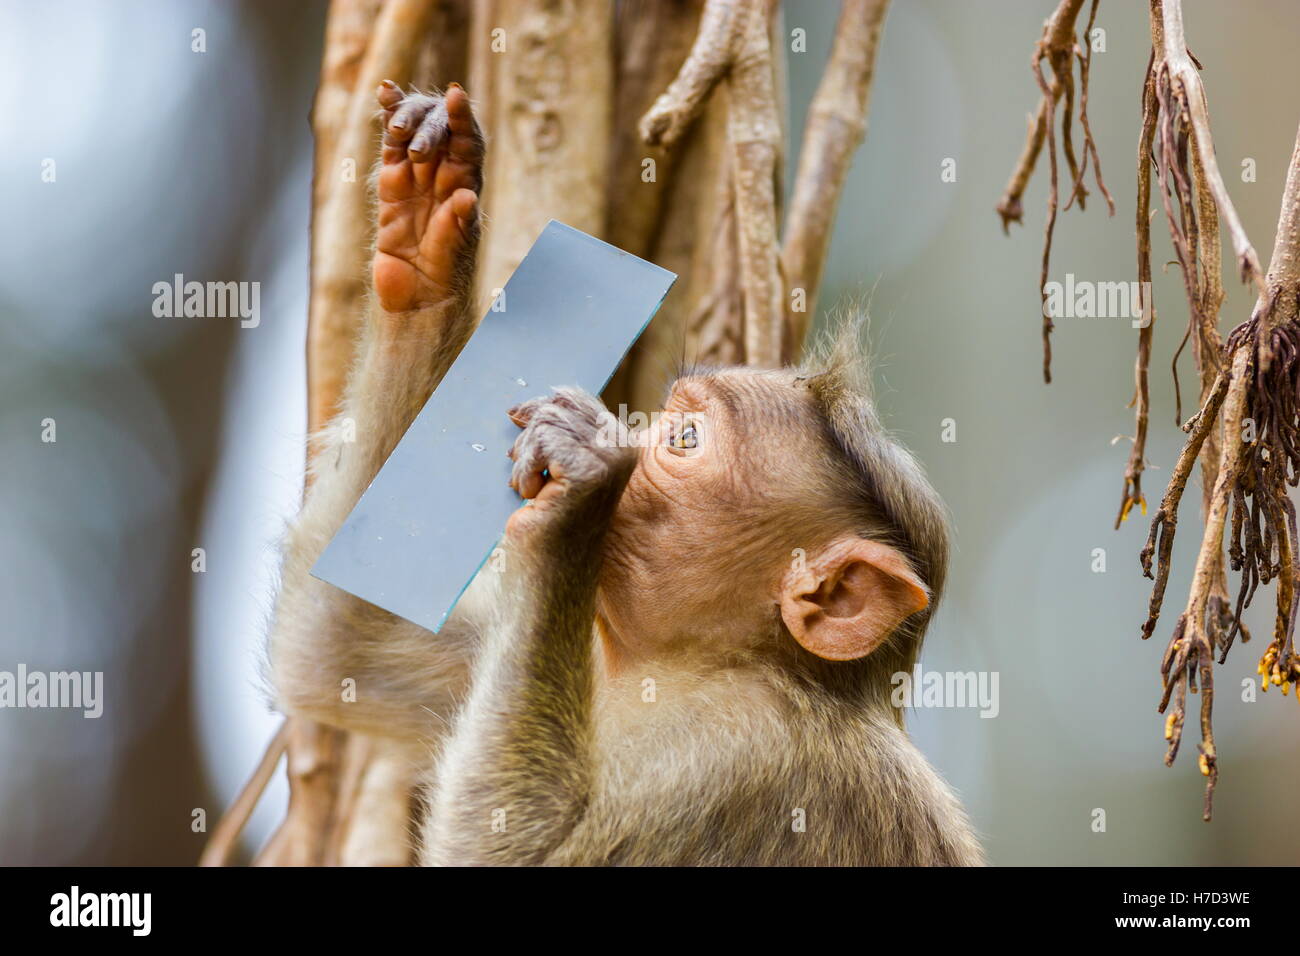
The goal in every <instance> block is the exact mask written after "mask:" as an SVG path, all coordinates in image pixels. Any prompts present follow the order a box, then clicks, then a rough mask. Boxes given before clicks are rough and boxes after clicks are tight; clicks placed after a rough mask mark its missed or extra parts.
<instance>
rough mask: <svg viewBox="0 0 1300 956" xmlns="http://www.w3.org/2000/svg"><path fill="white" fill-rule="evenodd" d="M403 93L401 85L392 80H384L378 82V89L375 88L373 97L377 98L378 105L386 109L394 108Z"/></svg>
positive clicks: (402, 96) (399, 101)
mask: <svg viewBox="0 0 1300 956" xmlns="http://www.w3.org/2000/svg"><path fill="white" fill-rule="evenodd" d="M405 95H406V94H404V93H403V92H402V89H401V87H399V86H398V85H397V84H396V83H394V82H393V81H392V80H384V81H383V82H382V83H380V84H379V89H377V90H375V99H377V100H379V105H380V106H382V107H383V108H384V109H386V110H394V109H396V108H397V105H398V104H399V103H401V102H402V100H403V99H404V98H405Z"/></svg>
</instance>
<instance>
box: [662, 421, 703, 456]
mask: <svg viewBox="0 0 1300 956" xmlns="http://www.w3.org/2000/svg"><path fill="white" fill-rule="evenodd" d="M665 444H667V446H668V447H669V448H670V449H671V450H672V452H673V453H674V454H677V455H689V454H690V453H691V452H693V451H695V450H696V449H698V448H699V447H700V429H699V426H698V425H697V424H696V423H695V422H694V421H692V420H691V419H686V420H685V421H683V422H681V423H680V424H679V425H678V427H676V428H674V429H673V430H672V431H671V432H669V433H668V440H667V441H666V442H665Z"/></svg>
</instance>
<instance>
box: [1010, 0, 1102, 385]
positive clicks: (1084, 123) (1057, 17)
mask: <svg viewBox="0 0 1300 956" xmlns="http://www.w3.org/2000/svg"><path fill="white" fill-rule="evenodd" d="M1083 2H1084V0H1061V4H1060V6H1058V7H1057V8H1056V12H1055V13H1053V14H1052V16H1051V17H1049V18H1048V20H1047V22H1046V23H1044V24H1043V35H1042V37H1041V38H1040V39H1039V40H1038V42H1037V44H1035V46H1034V55H1033V57H1032V59H1031V60H1030V67H1031V69H1032V70H1033V72H1034V80H1035V82H1036V83H1037V84H1038V88H1039V90H1040V91H1042V99H1041V100H1040V101H1039V104H1038V111H1037V113H1036V114H1035V115H1034V117H1033V118H1032V119H1031V120H1030V124H1029V134H1028V137H1027V138H1026V140H1025V146H1024V149H1023V150H1022V151H1021V153H1020V158H1019V159H1018V160H1017V161H1016V166H1015V169H1013V170H1012V172H1011V179H1010V180H1009V181H1008V182H1007V188H1006V190H1005V192H1004V193H1003V194H1002V199H1001V201H999V202H998V206H997V211H998V215H999V216H1001V217H1002V231H1003V232H1008V231H1009V229H1010V225H1011V223H1013V222H1020V221H1021V220H1022V217H1023V215H1024V208H1023V206H1022V203H1021V200H1022V198H1023V196H1024V192H1025V187H1027V186H1028V185H1029V180H1030V178H1031V177H1032V176H1033V172H1034V166H1035V165H1037V163H1038V155H1039V153H1041V152H1042V149H1043V142H1044V140H1046V142H1047V155H1048V159H1049V160H1050V163H1051V186H1050V191H1049V194H1048V200H1047V224H1046V226H1045V227H1044V234H1043V260H1042V271H1041V276H1040V281H1039V283H1038V287H1039V306H1040V312H1041V314H1042V320H1043V325H1042V330H1043V381H1045V382H1051V380H1052V339H1051V335H1052V329H1053V325H1052V319H1051V316H1049V315H1048V312H1047V291H1046V288H1047V276H1048V270H1049V264H1050V262H1051V257H1052V234H1053V232H1054V231H1055V229H1056V212H1057V206H1058V198H1059V188H1058V176H1059V173H1058V170H1057V160H1056V129H1055V127H1056V107H1057V104H1058V103H1059V102H1060V101H1062V100H1064V110H1063V112H1062V116H1061V141H1062V149H1063V152H1064V154H1065V162H1066V165H1067V166H1068V167H1069V171H1070V182H1071V186H1070V194H1069V196H1067V197H1066V201H1065V208H1066V209H1069V208H1070V206H1071V205H1073V204H1074V202H1075V200H1076V199H1077V200H1078V203H1079V209H1080V210H1082V209H1083V208H1084V204H1085V200H1086V198H1087V195H1088V191H1087V189H1085V188H1084V184H1083V179H1084V174H1085V173H1086V172H1087V168H1088V159H1089V157H1091V158H1092V165H1093V170H1094V176H1095V178H1096V181H1097V188H1098V189H1099V190H1100V191H1101V194H1102V195H1103V196H1105V197H1106V204H1107V206H1108V207H1109V208H1110V213H1111V215H1114V214H1115V203H1114V201H1113V200H1112V199H1111V196H1110V192H1109V191H1108V190H1107V189H1106V184H1105V182H1104V181H1103V180H1102V176H1101V159H1100V157H1099V156H1098V154H1097V144H1096V142H1095V141H1094V140H1093V137H1092V128H1091V127H1090V126H1089V125H1088V71H1089V68H1090V67H1091V65H1092V49H1091V47H1090V46H1089V44H1088V36H1089V35H1090V34H1091V32H1092V26H1093V23H1094V22H1095V20H1096V18H1097V3H1098V0H1092V8H1091V12H1090V13H1089V16H1088V25H1087V27H1086V28H1085V30H1084V42H1083V45H1082V46H1080V45H1079V44H1078V43H1077V42H1076V40H1075V34H1074V29H1075V23H1076V21H1077V20H1078V18H1079V13H1080V11H1081V10H1082V9H1083ZM1044 60H1046V61H1047V64H1048V67H1049V68H1050V69H1051V71H1052V79H1051V82H1050V83H1049V82H1048V80H1047V78H1046V77H1045V76H1044V75H1043V67H1042V64H1043V61H1044ZM1075 60H1078V62H1079V81H1078V85H1077V88H1076V84H1075V79H1074V63H1075ZM1076 89H1077V92H1078V97H1079V124H1080V126H1081V127H1082V128H1083V150H1082V160H1080V159H1079V156H1078V154H1077V153H1076V151H1075V147H1074V133H1073V121H1074V101H1075V95H1076Z"/></svg>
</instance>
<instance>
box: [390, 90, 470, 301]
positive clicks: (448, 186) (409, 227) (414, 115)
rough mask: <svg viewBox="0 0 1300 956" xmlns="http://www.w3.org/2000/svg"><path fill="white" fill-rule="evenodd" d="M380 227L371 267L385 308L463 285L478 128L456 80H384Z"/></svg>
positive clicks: (440, 297) (434, 297) (455, 291)
mask: <svg viewBox="0 0 1300 956" xmlns="http://www.w3.org/2000/svg"><path fill="white" fill-rule="evenodd" d="M376 96H377V97H378V99H379V104H380V106H382V107H383V108H384V151H383V166H382V168H381V169H380V171H379V183H378V191H379V232H378V235H377V237H376V241H375V258H374V263H373V266H372V272H373V277H374V283H375V293H376V295H377V296H378V298H379V302H380V305H382V306H383V308H384V309H385V310H386V311H388V312H410V311H415V310H419V309H424V308H427V307H429V306H434V305H438V304H440V303H442V302H445V301H447V300H449V299H451V298H454V297H455V296H457V295H461V294H464V292H465V291H466V290H467V289H468V287H469V283H470V278H471V274H472V271H473V262H474V250H475V246H476V245H477V241H478V194H479V192H480V190H481V189H482V186H483V134H482V133H481V132H479V128H478V123H477V122H476V121H475V119H474V113H473V110H472V109H471V108H470V102H469V96H468V95H467V94H466V93H465V91H464V90H463V89H462V88H461V87H460V86H459V85H458V84H455V83H453V84H452V85H451V86H450V87H448V89H447V92H446V95H441V94H425V93H414V92H413V93H403V92H402V91H401V89H400V88H399V87H398V86H397V85H396V84H395V83H393V82H391V81H389V80H385V81H384V82H383V83H382V84H381V85H380V87H379V90H378V91H377V93H376Z"/></svg>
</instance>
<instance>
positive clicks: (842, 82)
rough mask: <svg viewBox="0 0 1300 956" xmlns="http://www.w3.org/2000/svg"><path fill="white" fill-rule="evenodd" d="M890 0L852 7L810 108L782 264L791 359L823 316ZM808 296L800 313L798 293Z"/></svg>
mask: <svg viewBox="0 0 1300 956" xmlns="http://www.w3.org/2000/svg"><path fill="white" fill-rule="evenodd" d="M888 9H889V0H844V5H843V7H842V8H841V10H840V19H839V23H838V25H837V26H836V28H835V44H834V46H833V47H832V49H831V58H830V62H829V63H828V64H827V65H826V72H825V73H824V74H822V80H821V83H820V84H819V85H818V87H817V93H816V95H815V96H814V97H813V101H812V105H811V106H809V108H808V120H807V123H806V124H805V126H804V132H803V145H802V148H801V149H800V151H799V169H798V171H797V172H796V174H795V183H794V198H793V200H792V201H791V203H790V212H789V216H788V219H787V221H786V224H785V241H784V244H783V245H782V248H781V265H782V269H783V271H784V272H785V279H786V287H787V300H786V303H785V307H786V325H787V338H788V341H789V342H790V343H791V349H790V350H789V352H790V354H787V355H786V356H785V358H786V359H787V360H789V359H791V358H793V353H794V352H798V351H799V350H800V348H801V347H802V344H803V341H804V338H805V337H806V335H807V332H808V328H809V327H810V325H811V324H812V321H813V319H814V318H815V317H816V314H817V292H818V289H819V288H820V286H821V280H822V272H823V270H824V269H825V266H826V254H827V251H828V249H829V248H830V242H831V232H832V230H833V228H834V225H835V212H836V209H837V208H838V207H839V200H840V195H841V193H842V192H843V189H844V181H845V179H846V178H847V176H848V172H849V167H850V165H851V164H852V161H853V154H854V153H855V152H856V151H857V148H858V146H859V145H860V144H861V143H862V140H863V137H864V136H865V135H866V131H867V113H868V110H869V109H870V106H871V84H872V80H873V79H874V77H875V71H876V53H877V51H878V50H879V48H880V35H881V31H882V29H883V27H884V23H885V14H886V12H887V11H888ZM800 289H801V290H803V295H804V301H803V308H802V310H800V311H796V310H795V309H794V307H793V305H792V297H791V296H790V293H793V292H794V291H796V290H800Z"/></svg>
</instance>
